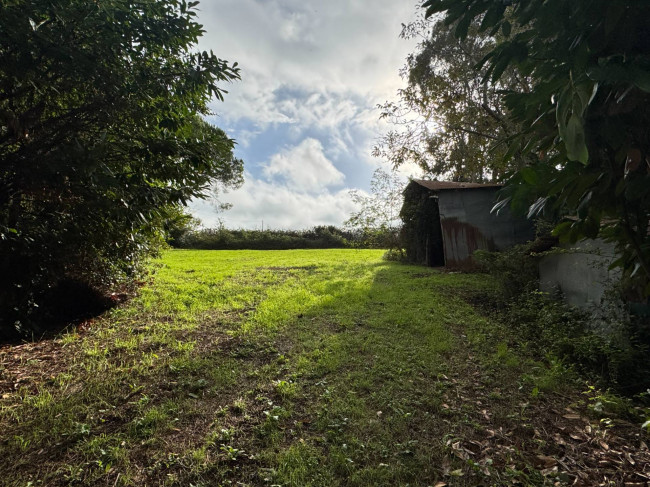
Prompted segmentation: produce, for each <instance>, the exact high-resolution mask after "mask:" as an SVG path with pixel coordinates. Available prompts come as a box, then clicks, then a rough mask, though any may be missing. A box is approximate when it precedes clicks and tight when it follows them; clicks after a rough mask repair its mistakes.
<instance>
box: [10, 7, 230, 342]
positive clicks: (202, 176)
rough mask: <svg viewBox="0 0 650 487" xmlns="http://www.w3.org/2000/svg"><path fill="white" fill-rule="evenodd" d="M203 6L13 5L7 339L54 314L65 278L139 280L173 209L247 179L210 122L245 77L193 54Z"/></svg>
mask: <svg viewBox="0 0 650 487" xmlns="http://www.w3.org/2000/svg"><path fill="white" fill-rule="evenodd" d="M197 3H198V2H189V3H188V2H186V1H185V0H152V1H147V2H140V1H135V0H102V1H101V2H78V1H73V0H57V1H51V0H33V1H26V0H7V1H4V2H3V3H2V6H1V7H0V31H1V32H2V33H3V34H2V38H1V40H0V256H1V257H0V275H3V276H5V279H4V280H3V282H2V283H0V308H1V309H3V314H2V317H0V331H2V330H4V331H5V332H7V331H8V330H9V329H10V328H13V327H14V326H15V327H18V328H20V329H22V330H23V331H24V330H25V329H26V327H27V326H28V325H30V324H31V325H33V324H34V323H35V322H36V319H37V318H38V317H39V316H40V318H43V313H42V312H41V311H39V307H38V305H39V303H40V302H42V301H43V300H44V299H45V296H46V295H47V293H48V290H50V289H52V288H53V287H55V286H56V283H57V282H59V281H61V280H62V279H70V278H72V279H78V280H82V281H84V282H86V283H88V284H92V285H95V286H106V285H107V284H110V283H111V282H114V281H115V280H116V279H118V278H129V277H131V278H132V277H133V276H135V275H136V273H137V271H138V270H139V269H140V264H141V263H142V261H143V258H144V257H146V256H147V255H148V254H149V253H150V252H151V251H153V250H155V247H156V245H157V244H158V243H159V242H160V241H161V229H162V228H163V226H164V222H165V220H166V218H167V216H168V214H169V213H170V212H171V213H172V214H173V213H174V212H175V211H176V209H177V207H178V206H179V205H184V204H185V203H186V202H187V201H188V200H189V199H191V198H194V197H202V196H204V195H205V194H206V191H207V190H208V188H209V186H210V185H211V183H212V182H213V181H221V182H224V183H231V184H236V183H238V182H239V181H240V179H241V174H242V162H241V161H240V160H237V159H235V158H234V157H233V153H232V150H233V144H234V142H233V141H232V140H231V139H229V138H228V137H227V136H226V134H225V133H224V132H223V131H221V130H220V129H218V128H215V127H213V126H211V125H209V124H208V123H206V122H205V121H203V119H202V118H201V115H205V114H207V113H208V112H209V110H208V103H209V102H210V100H211V99H213V98H214V97H216V98H218V99H223V90H222V89H221V88H220V86H219V84H220V83H223V82H226V81H231V80H234V79H237V78H238V77H239V72H238V69H237V66H236V64H234V65H230V64H228V63H227V62H226V61H223V60H221V59H219V58H217V57H216V56H215V55H214V54H213V53H212V52H194V51H193V50H192V49H193V48H194V46H195V45H196V42H197V40H198V38H199V37H200V36H201V35H202V34H203V29H202V26H201V25H200V24H198V23H197V22H196V20H195V15H196V14H195V10H196V5H197ZM4 310H10V312H8V313H4Z"/></svg>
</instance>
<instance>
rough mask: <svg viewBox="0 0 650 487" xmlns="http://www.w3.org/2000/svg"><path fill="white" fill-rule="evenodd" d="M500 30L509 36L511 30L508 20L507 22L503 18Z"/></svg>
mask: <svg viewBox="0 0 650 487" xmlns="http://www.w3.org/2000/svg"><path fill="white" fill-rule="evenodd" d="M501 32H503V35H504V36H506V37H510V33H511V32H512V25H511V24H510V22H508V21H507V20H505V21H504V22H503V23H502V24H501Z"/></svg>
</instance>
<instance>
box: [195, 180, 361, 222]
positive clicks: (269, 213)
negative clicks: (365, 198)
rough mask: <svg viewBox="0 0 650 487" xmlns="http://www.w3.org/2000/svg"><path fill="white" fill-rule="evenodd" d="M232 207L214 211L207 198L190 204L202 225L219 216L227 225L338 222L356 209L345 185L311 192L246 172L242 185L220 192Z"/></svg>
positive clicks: (217, 219)
mask: <svg viewBox="0 0 650 487" xmlns="http://www.w3.org/2000/svg"><path fill="white" fill-rule="evenodd" d="M222 199H223V201H227V202H229V203H232V204H233V207H232V209H230V210H228V211H227V212H225V213H220V214H217V212H216V210H215V209H214V207H213V205H211V204H210V203H209V202H206V201H194V202H193V203H192V204H191V205H190V209H191V210H192V212H193V214H194V215H196V216H197V217H198V218H200V219H201V221H202V222H203V225H204V226H205V227H215V226H217V224H218V222H219V219H222V221H223V222H224V223H225V225H226V226H227V227H228V228H249V229H254V228H256V229H259V228H261V226H262V222H264V228H272V229H290V228H292V229H301V228H310V227H313V226H316V225H338V226H340V225H341V224H342V223H343V222H344V221H345V220H347V219H348V218H349V217H350V214H351V213H352V212H354V211H356V210H357V206H356V205H355V203H354V202H353V201H352V199H351V197H350V194H349V192H348V190H347V189H344V190H340V191H337V192H335V193H328V192H323V193H318V194H310V193H304V192H302V191H296V190H294V189H292V188H290V187H287V186H279V185H277V184H273V183H270V182H268V181H263V180H259V179H255V178H253V177H251V176H250V175H248V176H247V179H246V183H245V184H244V186H242V187H241V188H239V189H237V190H235V191H231V192H229V193H227V194H225V195H223V198H222Z"/></svg>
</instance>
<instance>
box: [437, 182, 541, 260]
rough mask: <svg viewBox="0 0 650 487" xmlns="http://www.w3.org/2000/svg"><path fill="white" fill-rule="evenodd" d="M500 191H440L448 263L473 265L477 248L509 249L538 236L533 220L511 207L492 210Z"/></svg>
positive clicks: (439, 201) (439, 199) (440, 207)
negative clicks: (473, 257) (512, 210)
mask: <svg viewBox="0 0 650 487" xmlns="http://www.w3.org/2000/svg"><path fill="white" fill-rule="evenodd" d="M497 191H498V188H494V187H486V188H476V189H457V190H445V191H440V192H439V193H438V206H439V209H440V225H441V227H442V238H443V245H444V252H445V265H447V266H451V267H454V266H455V267H464V266H467V265H471V264H472V254H473V253H474V251H475V250H488V251H500V250H505V249H507V248H510V247H512V246H514V245H517V244H521V243H525V242H527V241H529V240H532V239H533V238H534V234H535V232H534V229H533V225H532V223H531V222H530V221H529V220H527V219H525V218H519V217H514V216H513V215H512V214H511V213H510V212H509V210H508V209H507V208H504V209H503V210H502V211H500V212H499V214H498V215H497V214H494V213H490V210H491V209H492V207H493V206H494V203H495V199H496V192H497Z"/></svg>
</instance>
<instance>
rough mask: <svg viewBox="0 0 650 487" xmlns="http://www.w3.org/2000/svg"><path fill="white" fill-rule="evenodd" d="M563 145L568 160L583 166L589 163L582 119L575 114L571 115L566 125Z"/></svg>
mask: <svg viewBox="0 0 650 487" xmlns="http://www.w3.org/2000/svg"><path fill="white" fill-rule="evenodd" d="M564 145H565V147H566V151H567V157H568V158H569V160H571V161H579V162H581V163H583V164H585V165H586V164H587V163H588V162H589V151H588V150H587V144H586V141H585V131H584V128H583V126H582V119H581V118H580V117H579V116H578V115H576V114H575V113H574V114H573V115H571V117H570V118H569V122H568V123H567V126H566V136H565V138H564Z"/></svg>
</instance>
